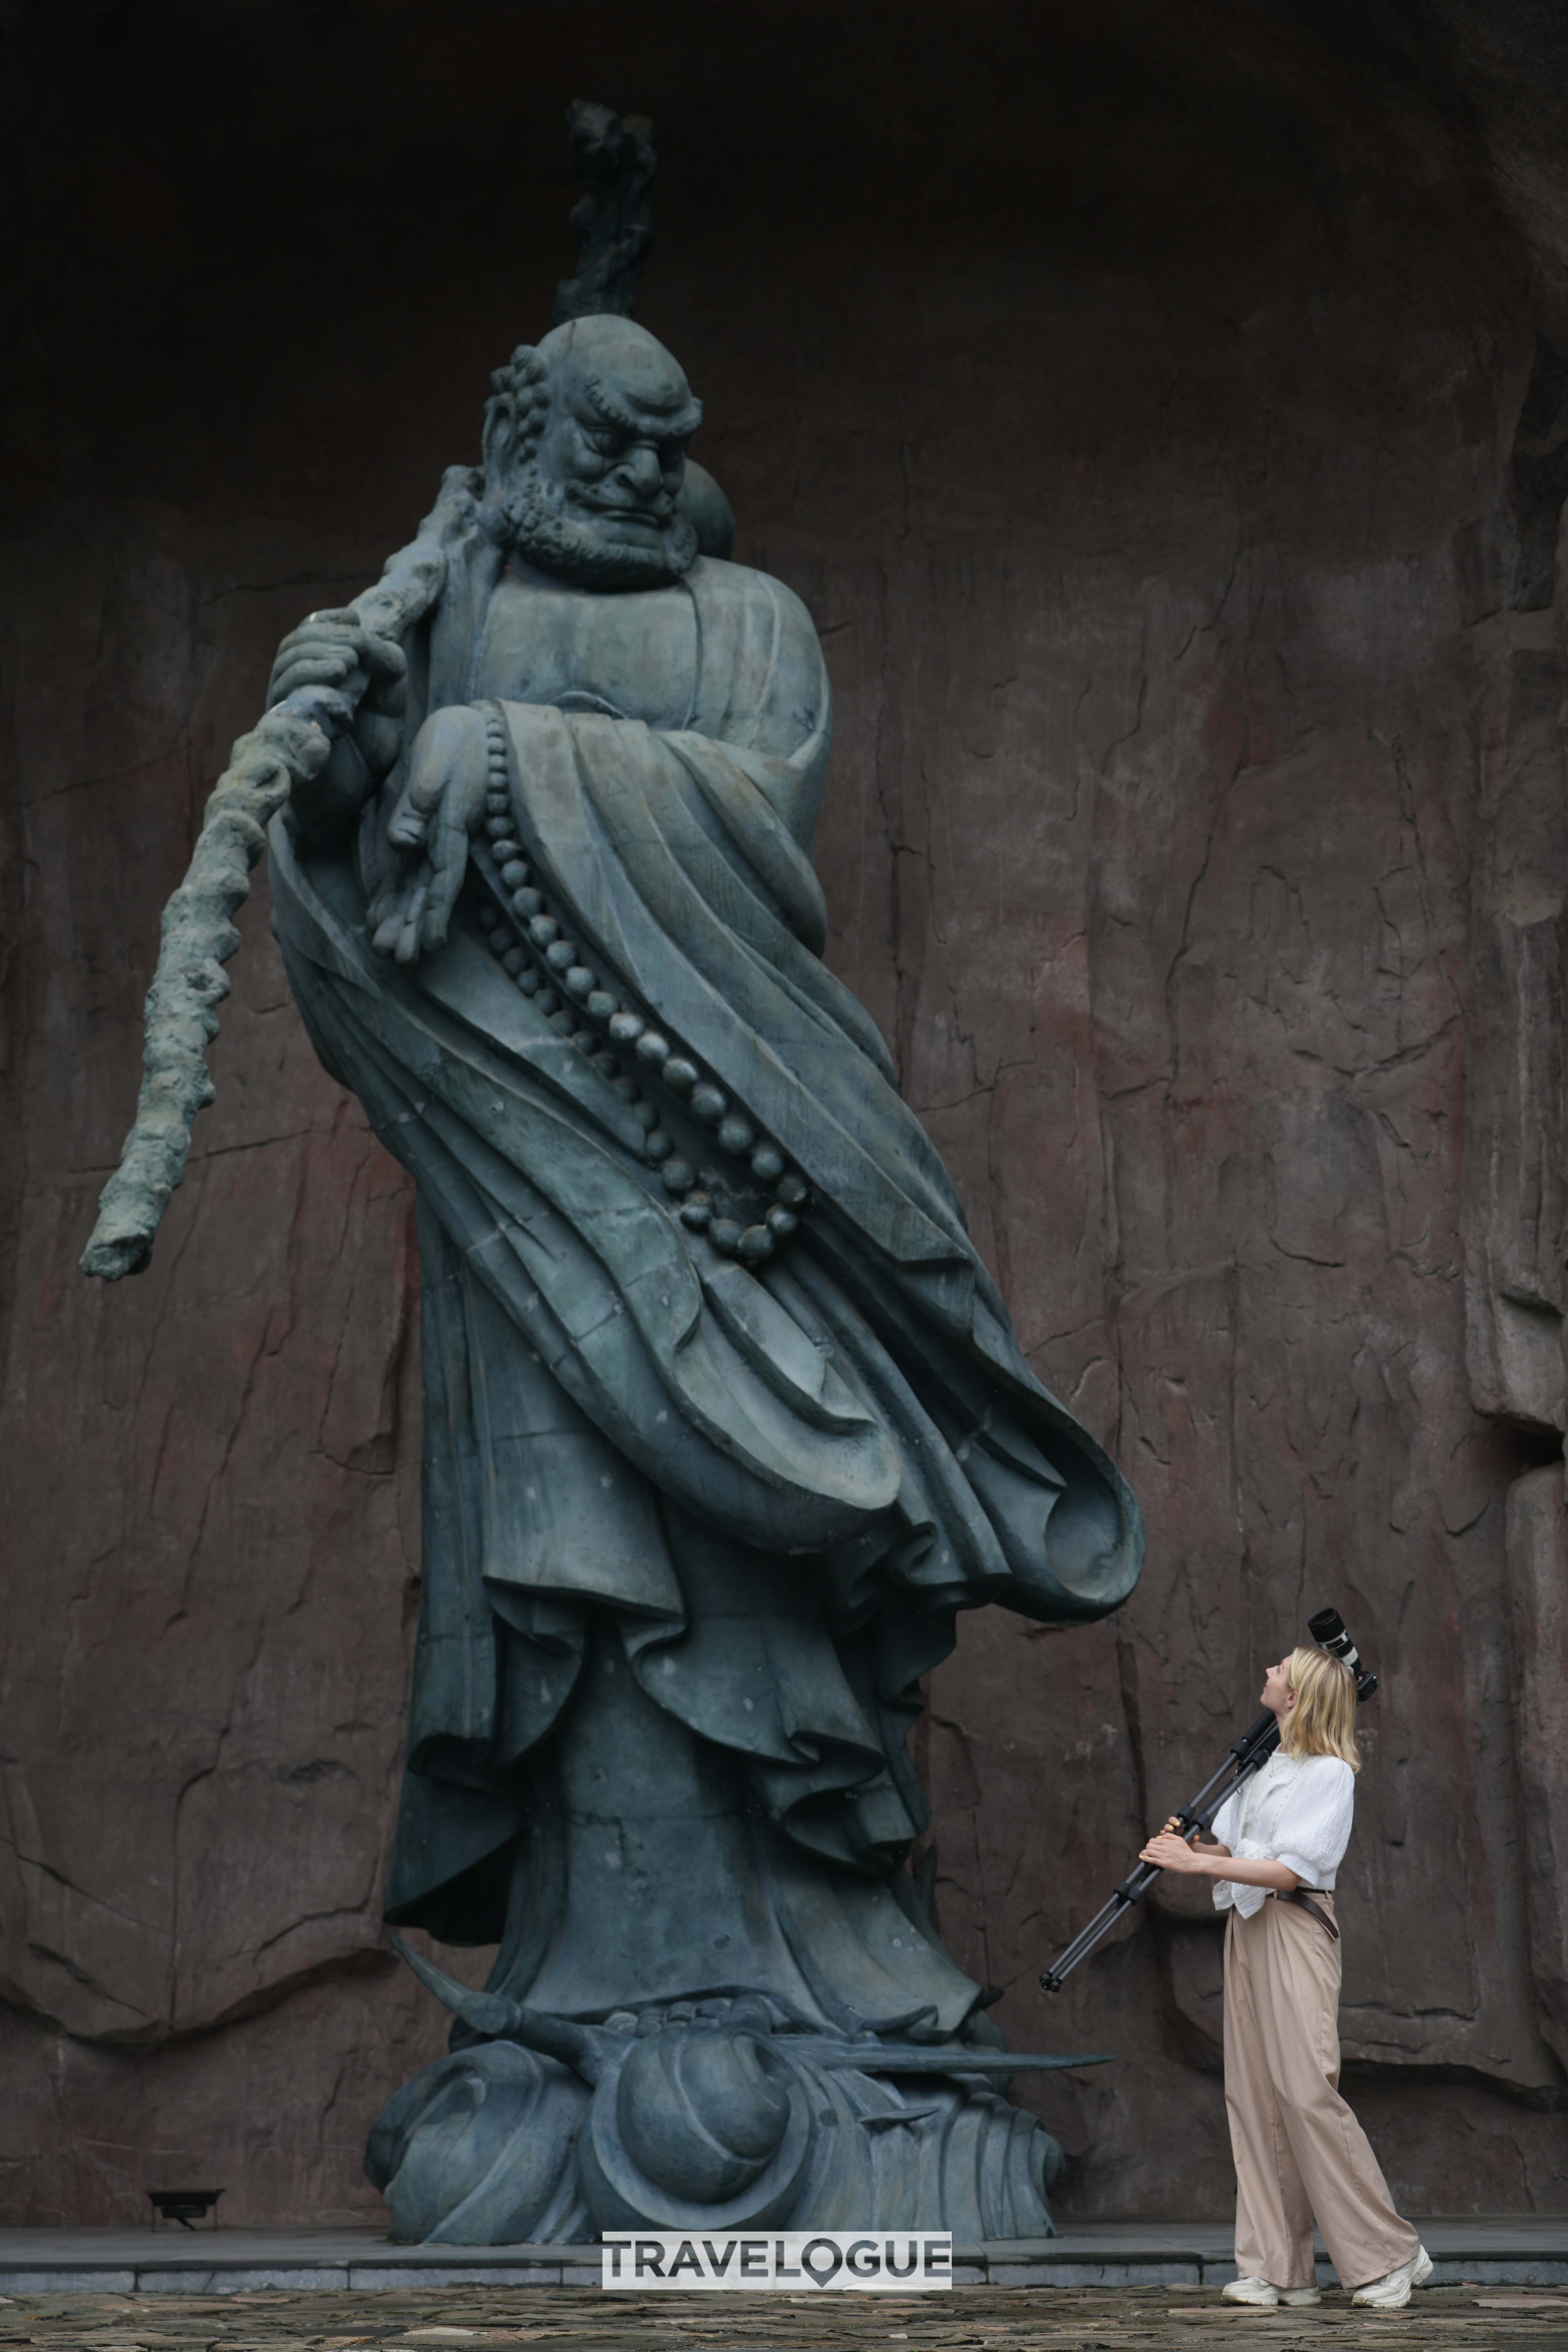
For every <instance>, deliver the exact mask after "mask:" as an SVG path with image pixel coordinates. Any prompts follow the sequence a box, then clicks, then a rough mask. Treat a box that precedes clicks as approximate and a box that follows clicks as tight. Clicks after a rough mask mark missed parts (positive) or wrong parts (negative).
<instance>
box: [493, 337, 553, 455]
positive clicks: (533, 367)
mask: <svg viewBox="0 0 1568 2352" xmlns="http://www.w3.org/2000/svg"><path fill="white" fill-rule="evenodd" d="M546 373H547V371H546V368H545V363H544V362H543V361H542V359H541V358H540V356H539V353H538V352H536V351H535V350H534V349H533V348H532V346H531V344H529V343H519V345H518V347H517V349H516V351H515V352H513V353H512V355H511V357H510V360H509V361H508V362H507V364H506V366H505V367H499V368H497V369H496V371H495V373H494V374H493V375H492V376H491V378H490V383H491V384H492V385H493V387H494V390H493V392H492V394H491V396H490V398H489V401H488V402H487V403H486V405H485V429H484V444H483V446H484V460H485V471H486V473H487V474H488V475H489V477H490V478H491V479H492V480H495V479H496V478H499V477H500V476H501V475H503V474H505V473H506V472H507V471H508V470H509V469H510V467H511V466H513V465H514V464H516V463H517V461H518V460H519V459H520V458H522V457H527V456H528V454H529V452H530V451H531V449H532V447H533V445H534V443H535V442H536V441H537V440H538V438H539V435H540V430H541V427H542V425H543V423H544V415H545V411H546V409H547V408H548V407H549V404H550V391H549V385H548V383H547V382H546Z"/></svg>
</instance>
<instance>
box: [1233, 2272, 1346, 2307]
mask: <svg viewBox="0 0 1568 2352" xmlns="http://www.w3.org/2000/svg"><path fill="white" fill-rule="evenodd" d="M1219 2294H1220V2301H1221V2302H1222V2303H1254V2304H1260V2305H1263V2306H1264V2307H1265V2308H1266V2309H1268V2310H1270V2311H1271V2310H1272V2309H1273V2307H1274V2305H1276V2304H1277V2303H1289V2304H1292V2305H1297V2304H1303V2303H1321V2301H1322V2299H1323V2298H1322V2296H1321V2294H1319V2293H1318V2290H1317V2288H1316V2287H1315V2286H1274V2285H1272V2284H1270V2282H1269V2281H1268V2279H1258V2278H1245V2279H1244V2278H1238V2279H1232V2280H1231V2282H1230V2284H1229V2285H1228V2286H1222V2287H1221V2289H1220V2291H1219Z"/></svg>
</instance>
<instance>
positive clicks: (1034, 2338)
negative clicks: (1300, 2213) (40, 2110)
mask: <svg viewBox="0 0 1568 2352" xmlns="http://www.w3.org/2000/svg"><path fill="white" fill-rule="evenodd" d="M1238 2333H1241V2334H1251V2335H1258V2336H1263V2337H1265V2338H1267V2340H1268V2342H1269V2343H1270V2344H1281V2345H1284V2346H1287V2347H1290V2352H1296V2348H1297V2347H1300V2352H1312V2347H1318V2346H1321V2347H1323V2352H1352V2347H1355V2348H1356V2352H1359V2347H1363V2346H1367V2345H1374V2344H1375V2345H1399V2346H1405V2345H1427V2346H1443V2347H1455V2352H1458V2347H1466V2346H1469V2345H1484V2346H1487V2347H1515V2346H1521V2347H1535V2346H1540V2347H1546V2352H1568V2289H1558V2290H1556V2291H1555V2292H1553V2291H1551V2290H1548V2289H1544V2288H1543V2289H1542V2290H1540V2291H1538V2292H1537V2291H1531V2290H1529V2289H1525V2288H1504V2287H1491V2288H1489V2287H1480V2286H1470V2287H1465V2286H1458V2287H1439V2288H1429V2289H1428V2290H1426V2293H1424V2294H1417V2295H1416V2296H1415V2299H1414V2300H1413V2302H1412V2303H1411V2304H1410V2305H1409V2306H1408V2307H1407V2308H1406V2309H1405V2311H1402V2312H1394V2313H1389V2314H1386V2315H1377V2314H1375V2313H1370V2312H1359V2311H1352V2308H1351V2303H1350V2298H1349V2296H1348V2295H1345V2294H1339V2293H1332V2294H1328V2295H1326V2296H1325V2298H1324V2301H1323V2302H1322V2303H1321V2305H1318V2306H1317V2307H1316V2308H1315V2309H1313V2310H1310V2311H1303V2312H1290V2313H1288V2314H1287V2313H1284V2312H1252V2311H1247V2310H1241V2309H1237V2308H1236V2307H1235V2306H1233V2305H1227V2304H1223V2303H1222V2302H1221V2301H1220V2299H1219V2290H1218V2289H1217V2288H1216V2287H1169V2286H1162V2287H1142V2288H1138V2289H1123V2288H1103V2287H1101V2288H1092V2289H1076V2288H1059V2287H1027V2288H1021V2287H959V2288H955V2289H954V2290H953V2291H952V2293H950V2294H931V2295H919V2296H909V2297H904V2296H893V2295H877V2294H868V2295H854V2294H810V2295H784V2294H757V2295H740V2294H688V2295H662V2294H661V2295H629V2294H599V2293H597V2292H596V2291H593V2290H584V2289H583V2288H580V2287H579V2288H566V2289H559V2290H552V2289H549V2288H542V2287H530V2288H522V2289H519V2288H504V2287H499V2288H498V2287H482V2286H474V2287H446V2288H441V2289H429V2288H426V2289H424V2290H420V2289H405V2288H398V2289H378V2290H375V2291H374V2292H371V2293H368V2294H367V2293H355V2292H353V2291H347V2292H345V2291H341V2290H340V2291H336V2292H331V2293H319V2294H284V2293H281V2292H278V2293H271V2294H228V2295H184V2294H182V2295H155V2294H136V2295H128V2294H69V2295H48V2296H41V2295H40V2296H22V2297H16V2298H13V2299H11V2300H9V2301H5V2300H4V2299H0V2352H8V2347H23V2346H35V2345H36V2346H39V2347H44V2348H45V2352H142V2347H147V2352H163V2347H169V2352H174V2347H180V2352H205V2347H214V2352H306V2347H309V2352H351V2347H362V2346H363V2347H382V2346H406V2347H408V2352H447V2347H449V2352H468V2347H472V2352H484V2347H486V2346H487V2345H489V2344H498V2345H499V2344H539V2345H551V2346H556V2345H558V2346H560V2347H563V2352H665V2347H669V2352H679V2347H685V2346H687V2345H689V2346H691V2347H693V2352H730V2347H735V2352H773V2347H777V2352H817V2347H821V2352H839V2348H840V2347H842V2352H892V2347H895V2346H896V2347H900V2352H902V2348H903V2347H908V2352H992V2347H994V2352H1032V2347H1035V2346H1037V2345H1040V2346H1051V2347H1057V2346H1062V2347H1068V2346H1083V2347H1100V2346H1106V2347H1112V2352H1122V2347H1127V2352H1142V2347H1146V2346H1147V2347H1157V2346H1161V2345H1164V2346H1169V2347H1172V2352H1174V2347H1181V2352H1200V2348H1201V2347H1215V2346H1220V2345H1230V2344H1233V2343H1234V2342H1235V2340H1236V2338H1237V2334H1238Z"/></svg>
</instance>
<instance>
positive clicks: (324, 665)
mask: <svg viewBox="0 0 1568 2352" xmlns="http://www.w3.org/2000/svg"><path fill="white" fill-rule="evenodd" d="M355 667H357V665H356V664H355V661H354V657H353V653H352V652H350V651H348V650H347V649H345V650H344V651H343V652H342V653H331V652H328V651H326V650H325V649H324V648H323V647H321V646H302V647H301V648H300V651H299V652H298V653H297V654H291V655H290V656H289V658H288V660H287V661H280V662H279V665H278V667H277V668H276V669H275V670H274V671H273V673H272V699H273V700H274V702H281V701H282V699H283V698H284V696H285V695H286V694H292V693H293V692H294V690H295V688H297V687H301V686H342V682H343V680H344V678H346V677H351V676H352V675H353V670H354V669H355Z"/></svg>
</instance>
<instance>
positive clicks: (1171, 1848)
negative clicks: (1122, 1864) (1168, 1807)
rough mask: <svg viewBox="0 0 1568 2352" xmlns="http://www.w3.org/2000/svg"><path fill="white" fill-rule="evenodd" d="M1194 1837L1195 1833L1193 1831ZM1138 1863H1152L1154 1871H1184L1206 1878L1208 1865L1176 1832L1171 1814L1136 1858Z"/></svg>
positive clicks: (1174, 1819)
mask: <svg viewBox="0 0 1568 2352" xmlns="http://www.w3.org/2000/svg"><path fill="white" fill-rule="evenodd" d="M1193 1834H1194V1836H1195V1835H1196V1834H1197V1832H1195V1831H1194V1832H1193ZM1138 1859H1139V1861H1140V1862H1152V1864H1154V1867H1155V1868H1156V1870H1174V1871H1177V1872H1181V1871H1185V1872H1187V1873H1188V1874H1194V1873H1195V1874H1197V1875H1199V1876H1206V1875H1207V1871H1208V1864H1207V1862H1206V1860H1205V1857H1204V1856H1203V1855H1202V1854H1196V1853H1194V1852H1193V1849H1192V1847H1191V1846H1190V1845H1189V1844H1188V1843H1187V1841H1186V1839H1185V1838H1184V1837H1182V1836H1180V1835H1179V1834H1178V1832H1177V1827H1176V1816H1175V1815H1174V1813H1173V1814H1172V1816H1171V1818H1170V1820H1169V1821H1168V1822H1166V1823H1165V1826H1164V1828H1163V1830H1159V1831H1157V1832H1155V1834H1154V1836H1152V1838H1151V1839H1150V1841H1149V1843H1148V1844H1147V1845H1146V1846H1145V1847H1144V1848H1143V1851H1142V1853H1141V1854H1140V1855H1139V1857H1138Z"/></svg>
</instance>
